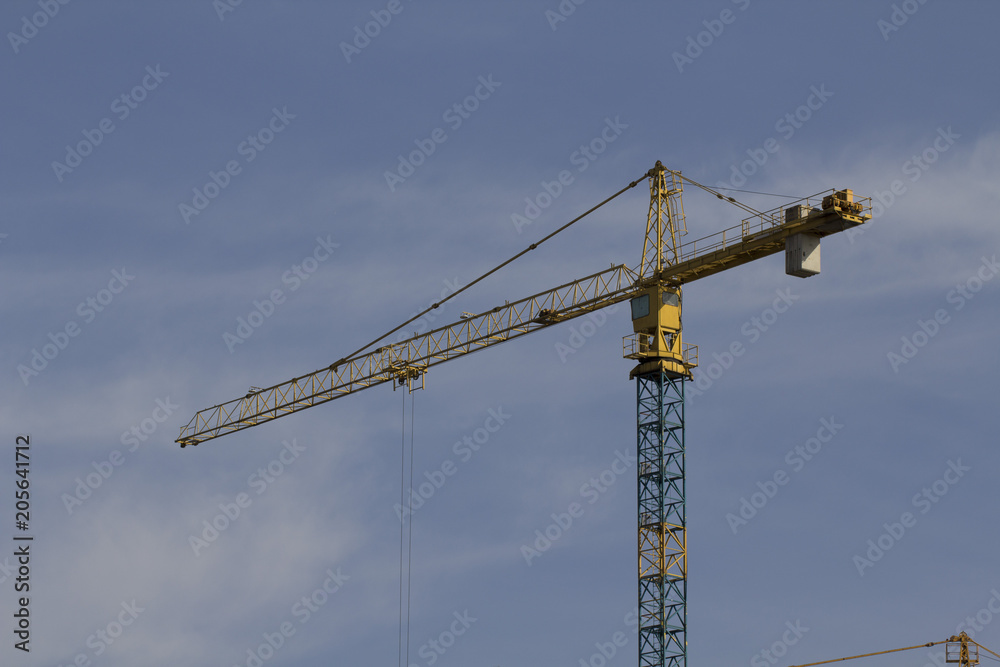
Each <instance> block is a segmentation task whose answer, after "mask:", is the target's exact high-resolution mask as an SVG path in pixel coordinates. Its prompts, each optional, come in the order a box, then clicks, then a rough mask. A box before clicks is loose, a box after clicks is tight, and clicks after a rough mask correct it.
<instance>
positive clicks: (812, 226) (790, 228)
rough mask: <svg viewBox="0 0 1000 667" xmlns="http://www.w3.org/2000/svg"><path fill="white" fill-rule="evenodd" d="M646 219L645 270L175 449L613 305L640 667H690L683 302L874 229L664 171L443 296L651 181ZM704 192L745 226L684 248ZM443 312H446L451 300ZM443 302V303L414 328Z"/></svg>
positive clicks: (503, 316) (805, 260) (246, 416)
mask: <svg viewBox="0 0 1000 667" xmlns="http://www.w3.org/2000/svg"><path fill="white" fill-rule="evenodd" d="M644 178H645V179H648V181H649V193H650V203H649V213H648V215H647V219H646V234H645V238H644V240H643V249H642V255H641V258H640V261H639V263H638V265H636V266H635V267H629V266H627V265H625V264H618V265H613V266H612V267H611V268H609V269H605V270H604V271H600V272H598V273H593V274H591V275H589V276H586V277H583V278H580V279H578V280H574V281H572V282H568V283H566V284H563V285H560V286H558V287H555V288H553V289H550V290H547V291H544V292H540V293H538V294H535V295H533V296H529V297H526V298H523V299H520V300H518V301H513V302H510V301H508V302H506V303H505V304H504V305H502V306H497V307H495V308H492V309H490V310H487V311H484V312H482V313H478V314H472V315H469V314H463V317H462V319H461V320H460V321H458V322H455V323H452V324H448V325H445V326H442V327H439V328H437V329H435V330H433V331H429V332H426V333H424V334H420V335H414V336H413V337H411V338H409V339H406V340H403V341H400V342H397V343H392V344H388V345H382V346H380V347H377V348H375V349H370V348H371V347H372V346H373V345H374V344H375V343H378V342H380V341H382V340H383V339H384V338H386V337H387V336H388V335H390V334H392V333H394V332H396V331H398V330H399V329H401V328H402V327H403V326H405V325H406V324H407V323H408V322H404V323H403V324H402V325H400V326H399V327H396V329H393V330H392V331H390V332H388V333H386V334H385V335H383V336H381V337H380V338H378V339H376V340H375V341H373V342H372V343H371V344H369V345H368V346H366V347H365V348H362V349H361V350H358V351H357V352H355V353H353V354H351V355H348V356H347V357H344V358H342V359H340V360H338V361H336V362H334V363H333V364H331V365H329V366H327V367H325V368H321V369H319V370H316V371H314V372H312V373H308V374H306V375H302V376H300V377H295V378H292V379H291V380H289V381H287V382H283V383H281V384H278V385H274V386H271V387H268V388H264V389H259V388H256V387H253V388H251V390H250V392H248V393H247V394H246V395H245V396H243V397H240V398H237V399H234V400H231V401H228V402H226V403H222V404H219V405H216V406H214V407H211V408H207V409H205V410H202V411H200V412H198V413H197V414H195V415H194V417H192V419H191V420H190V422H189V423H188V424H186V425H185V426H183V427H182V428H181V432H180V435H179V437H178V438H177V443H179V444H180V445H181V447H186V446H188V445H198V444H200V443H202V442H204V441H206V440H210V439H212V438H217V437H219V436H223V435H226V434H229V433H234V432H236V431H240V430H243V429H247V428H251V427H253V426H257V425H260V424H263V423H265V422H269V421H271V420H274V419H278V418H280V417H284V416H287V415H290V414H292V413H295V412H298V411H300V410H304V409H306V408H310V407H313V406H315V405H319V404H321V403H326V402H329V401H332V400H334V399H337V398H341V397H343V396H346V395H348V394H351V393H355V392H357V391H361V390H362V389H367V388H368V387H373V386H375V385H380V384H384V383H395V384H397V385H406V386H407V387H409V388H410V390H411V391H412V390H413V389H415V388H419V387H422V386H423V380H424V375H425V373H426V372H427V370H428V369H429V368H430V367H431V366H436V365H438V364H441V363H444V362H446V361H450V360H451V359H455V358H457V357H461V356H464V355H466V354H469V353H472V352H476V351H478V350H482V349H485V348H488V347H492V346H494V345H497V344H499V343H503V342H505V341H508V340H511V339H513V338H519V337H521V336H524V335H526V334H529V333H532V332H533V331H537V330H539V329H543V328H546V327H549V326H552V325H555V324H559V323H561V322H565V321H567V320H571V319H574V318H576V317H580V316H582V315H586V314H587V313H591V312H594V311H596V310H600V309H602V308H606V307H608V306H611V305H613V304H616V303H621V302H624V301H629V302H630V306H631V316H632V328H633V331H632V333H631V334H630V335H627V336H625V337H624V339H623V355H624V357H625V358H627V359H630V360H633V361H635V362H636V365H635V366H634V367H633V368H632V370H631V372H630V374H629V376H630V378H634V379H635V381H636V405H637V423H636V447H637V461H638V465H637V475H638V479H637V485H638V542H637V543H638V601H639V628H638V631H639V646H638V651H639V665H640V667H685V665H686V664H687V518H686V502H685V474H684V458H685V450H686V443H685V437H684V433H685V427H684V385H685V382H686V381H687V380H689V379H690V378H691V370H692V369H693V368H694V367H696V366H697V364H698V348H697V346H695V345H691V344H688V343H685V342H683V341H682V319H681V307H682V297H681V288H682V286H683V285H684V284H685V283H689V282H691V281H694V280H698V279H700V278H704V277H706V276H710V275H713V274H716V273H720V272H722V271H725V270H727V269H730V268H733V267H735V266H739V265H742V264H746V263H748V262H752V261H754V260H757V259H760V258H763V257H767V256H769V255H773V254H775V253H778V252H781V251H782V250H784V251H785V271H786V273H788V274H789V275H793V276H798V277H803V278H804V277H809V276H812V275H816V274H818V273H819V272H820V239H822V238H823V237H824V236H828V235H831V234H835V233H837V232H841V231H844V230H846V229H850V228H852V227H856V226H858V225H861V224H864V223H865V222H867V221H868V220H870V219H871V199H869V198H858V199H856V198H855V197H854V194H853V192H852V191H851V190H828V191H825V192H823V193H820V194H818V195H813V196H811V197H805V198H803V199H800V200H798V201H795V202H794V203H792V204H791V205H785V206H782V207H779V208H776V209H773V210H770V211H767V212H759V211H756V210H754V209H752V208H750V207H748V206H745V205H743V204H740V203H739V202H737V201H736V200H735V199H733V198H731V197H727V196H724V195H722V194H721V193H719V192H716V191H714V190H712V189H711V188H708V187H706V186H703V185H701V184H699V183H696V182H695V181H693V180H691V179H690V178H687V177H685V176H682V174H681V173H680V172H679V171H673V170H670V169H667V168H665V167H664V166H663V165H662V164H661V163H660V162H657V163H656V165H655V166H654V167H653V168H652V169H650V170H649V171H648V172H647V173H646V174H644V175H643V176H642V177H640V178H639V179H637V180H635V181H633V182H631V183H630V184H629V185H628V186H626V187H625V188H623V189H622V190H620V191H619V192H618V193H616V194H615V195H613V196H612V197H609V198H608V199H606V200H605V201H604V202H602V203H601V204H598V205H597V206H595V207H594V208H592V209H590V210H589V211H587V212H586V213H584V214H583V215H581V216H579V217H578V218H576V219H574V220H573V221H571V222H570V223H567V224H566V225H564V226H563V227H560V228H559V229H557V230H556V231H555V232H552V233H551V234H549V235H548V236H546V237H545V238H543V239H542V240H541V241H539V242H537V243H534V244H532V245H531V246H529V248H528V249H527V250H525V251H522V252H521V253H519V254H518V255H515V256H514V257H513V258H511V259H509V260H507V261H506V262H504V263H503V264H501V265H500V266H498V267H496V268H495V269H493V270H491V271H489V272H488V273H486V274H484V275H483V276H481V277H480V278H477V279H476V280H474V281H472V282H471V283H469V284H468V285H466V286H465V287H463V288H462V289H460V290H458V291H456V292H454V293H452V294H451V295H449V297H448V299H450V298H452V297H454V296H455V295H457V294H458V293H460V292H461V291H464V290H465V289H467V288H468V287H471V286H472V285H474V284H475V283H477V282H479V280H481V279H482V278H485V277H486V276H488V275H490V274H492V273H493V272H495V271H496V270H497V269H499V268H501V267H503V266H505V265H506V264H508V263H510V262H511V261H513V260H514V259H516V258H517V257H520V256H521V255H523V254H525V253H526V252H528V251H529V250H532V249H534V248H536V247H537V246H538V245H540V244H541V243H542V242H544V241H546V240H548V239H549V238H551V237H552V236H554V235H555V234H557V233H558V232H560V231H562V230H563V229H565V228H566V227H568V226H569V225H571V224H573V223H574V222H576V221H577V220H579V219H580V218H582V217H584V216H585V215H587V214H588V213H590V212H592V211H594V210H596V209H597V208H598V207H600V206H602V205H603V204H605V203H607V202H609V201H611V200H612V199H614V198H615V197H617V196H618V195H620V194H622V193H623V192H625V191H626V190H629V189H631V188H633V187H635V186H636V185H637V184H639V183H640V182H642V180H643V179H644ZM684 182H687V183H690V184H692V185H694V186H697V187H700V188H702V189H705V190H708V191H709V192H711V193H712V194H714V195H715V196H717V197H719V198H720V199H724V200H727V201H728V202H730V203H732V204H735V205H736V206H738V207H740V208H742V209H743V210H744V211H745V212H747V213H749V214H750V215H749V216H748V217H746V218H744V219H743V220H742V221H741V222H740V224H738V225H735V226H733V227H730V228H727V229H724V230H722V231H720V232H717V233H715V234H712V235H710V236H706V237H703V238H700V239H697V240H694V241H690V242H687V243H681V237H682V236H683V235H685V234H686V233H687V224H686V219H685V215H684V207H683V202H682V198H681V197H682V193H683V184H684ZM446 300H447V299H446ZM441 303H443V301H441V302H438V303H435V304H433V305H432V306H431V308H429V309H428V310H427V311H424V312H423V313H419V314H418V315H416V316H414V318H412V319H411V320H410V321H413V320H414V319H417V318H418V317H420V316H422V315H423V314H424V313H426V312H429V311H430V310H431V309H434V308H437V307H438V306H440V304H441Z"/></svg>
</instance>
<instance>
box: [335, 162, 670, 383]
mask: <svg viewBox="0 0 1000 667" xmlns="http://www.w3.org/2000/svg"><path fill="white" fill-rule="evenodd" d="M652 173H653V169H651V170H649V171H648V172H646V173H645V174H643V175H642V177H641V178H638V179H636V180H634V181H632V182H631V183H629V184H628V185H626V186H625V187H624V188H622V189H621V190H619V191H618V192H616V193H614V194H613V195H611V196H610V197H608V198H607V199H605V200H604V201H602V202H601V203H599V204H597V205H596V206H594V207H592V208H590V209H589V210H587V211H585V212H584V213H581V214H580V215H578V216H577V217H575V218H573V219H572V220H570V221H569V222H567V223H566V224H565V225H563V226H562V227H560V228H559V229H557V230H555V231H554V232H551V233H550V234H548V235H546V236H544V237H543V238H542V239H540V240H538V241H535V242H534V243H532V244H531V245H529V246H528V247H527V248H525V249H524V250H522V251H521V252H519V253H517V254H516V255H514V256H513V257H511V258H510V259H508V260H506V261H504V262H501V263H500V264H498V265H497V266H495V267H493V268H492V269H490V270H489V271H487V272H486V273H484V274H483V275H481V276H479V277H478V278H476V279H475V280H473V281H472V282H470V283H469V284H467V285H465V286H463V287H461V288H459V289H457V290H456V291H454V292H452V293H451V294H449V295H448V296H446V297H445V298H443V299H441V300H440V301H437V302H435V303H433V304H431V305H430V306H429V307H428V308H426V309H425V310H423V311H421V312H419V313H417V314H416V315H414V316H413V317H411V318H410V319H408V320H406V321H405V322H403V323H402V324H400V325H399V326H397V327H396V328H394V329H390V330H389V331H387V332H385V333H384V334H382V335H381V336H379V337H378V338H376V339H375V340H373V341H371V342H370V343H368V344H367V345H365V346H363V347H360V348H358V349H357V350H355V351H354V352H352V353H350V354H349V355H347V356H346V357H344V358H342V359H340V360H339V361H335V362H334V363H332V364H331V365H330V369H332V370H335V369H336V368H337V367H338V366H341V365H343V364H346V363H348V362H351V361H354V360H355V359H357V358H358V356H357V355H359V354H361V353H362V352H364V351H365V350H367V349H368V348H370V347H371V346H372V345H374V344H375V343H378V342H379V341H381V340H383V339H385V338H387V337H389V336H391V335H392V334H394V333H396V332H397V331H399V330H400V329H402V328H403V327H405V326H406V325H407V324H410V323H411V322H413V321H415V320H418V319H420V318H421V317H423V316H424V315H426V314H427V313H429V312H430V311H432V310H434V309H435V308H438V307H439V306H441V304H443V303H445V302H446V301H450V300H451V299H453V298H454V297H456V296H458V295H459V294H461V293H462V292H464V291H465V290H467V289H469V288H470V287H472V286H473V285H475V284H476V283H478V282H481V281H482V280H484V279H485V278H487V277H489V276H491V275H493V274H494V273H496V272H497V271H499V270H500V269H502V268H503V267H505V266H507V265H508V264H510V263H511V262H513V261H514V260H516V259H518V258H519V257H521V256H522V255H526V254H527V253H528V252H530V251H532V250H534V249H535V248H537V247H538V246H540V245H542V244H543V243H545V242H546V241H548V240H549V239H551V238H552V237H553V236H555V235H556V234H558V233H559V232H561V231H563V230H565V229H567V228H569V227H570V226H571V225H573V224H575V223H576V222H579V221H580V220H582V219H583V218H585V217H587V216H588V215H590V214H591V213H593V212H594V211H596V210H597V209H599V208H601V207H602V206H604V205H605V204H607V203H609V202H610V201H612V200H613V199H615V198H617V197H618V196H619V195H621V194H622V193H624V192H626V191H628V190H631V189H632V188H634V187H635V186H637V185H638V184H639V183H641V182H642V180H643V179H644V178H647V177H648V176H651V175H652Z"/></svg>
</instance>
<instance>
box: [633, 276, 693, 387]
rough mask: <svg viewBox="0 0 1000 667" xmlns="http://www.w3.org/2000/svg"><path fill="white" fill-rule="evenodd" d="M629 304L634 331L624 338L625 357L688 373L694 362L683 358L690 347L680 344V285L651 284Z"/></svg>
mask: <svg viewBox="0 0 1000 667" xmlns="http://www.w3.org/2000/svg"><path fill="white" fill-rule="evenodd" d="M630 306H631V311H632V331H633V332H634V333H633V334H632V335H631V336H626V337H625V357H627V358H629V359H636V360H638V361H640V362H643V363H645V362H656V363H657V364H658V365H662V367H663V368H664V369H665V370H671V371H674V372H676V373H680V374H682V375H690V370H689V368H690V367H691V366H694V365H695V364H696V363H697V362H696V361H695V362H694V363H690V362H691V360H690V359H686V358H685V357H687V356H689V355H688V354H685V352H690V348H692V347H693V346H684V345H682V344H681V290H680V287H671V286H669V285H663V284H656V285H652V286H650V287H647V288H645V289H643V290H642V291H640V292H639V293H638V294H637V295H636V296H634V297H633V298H632V300H631V301H630ZM695 349H697V348H695Z"/></svg>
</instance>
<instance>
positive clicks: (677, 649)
mask: <svg viewBox="0 0 1000 667" xmlns="http://www.w3.org/2000/svg"><path fill="white" fill-rule="evenodd" d="M636 392H637V406H638V426H637V440H638V445H637V447H638V462H639V467H638V478H639V479H638V482H639V483H638V488H639V667H685V665H686V662H687V530H686V525H687V522H686V512H685V504H684V498H685V496H684V377H683V376H679V375H677V374H675V373H669V372H664V371H659V370H658V371H655V372H652V373H647V374H643V375H638V376H637V377H636Z"/></svg>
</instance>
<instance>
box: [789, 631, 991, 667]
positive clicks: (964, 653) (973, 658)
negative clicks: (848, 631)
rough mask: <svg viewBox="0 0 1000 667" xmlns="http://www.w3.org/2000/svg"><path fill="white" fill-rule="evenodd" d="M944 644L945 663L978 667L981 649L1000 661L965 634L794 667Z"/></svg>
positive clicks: (806, 666)
mask: <svg viewBox="0 0 1000 667" xmlns="http://www.w3.org/2000/svg"><path fill="white" fill-rule="evenodd" d="M940 644H944V645H945V647H944V661H945V663H946V664H947V663H955V664H958V665H960V667H976V665H978V664H979V649H983V650H984V651H986V652H987V653H990V654H992V656H993V657H992V658H990V656H986V657H987V658H990V659H991V660H993V659H1000V654H998V653H996V652H994V651H991V650H990V649H988V648H986V647H985V646H983V645H982V644H980V643H979V642H977V641H975V640H973V639H972V638H971V637H969V635H967V634H965V633H964V632H962V633H959V634H957V635H952V636H951V637H949V638H948V639H942V640H941V641H936V642H928V643H926V644H917V645H916V646H906V647H904V648H893V649H889V650H887V651H875V652H874V653H863V654H861V655H851V656H848V657H846V658H834V659H833V660H820V661H819V662H808V663H805V664H803V665H793V667H816V666H817V665H829V664H830V663H834V662H844V661H845V660H857V659H859V658H871V657H873V656H876V655H886V654H887V653H899V652H900V651H912V650H913V649H917V648H930V647H931V646H938V645H940Z"/></svg>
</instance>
